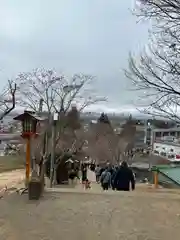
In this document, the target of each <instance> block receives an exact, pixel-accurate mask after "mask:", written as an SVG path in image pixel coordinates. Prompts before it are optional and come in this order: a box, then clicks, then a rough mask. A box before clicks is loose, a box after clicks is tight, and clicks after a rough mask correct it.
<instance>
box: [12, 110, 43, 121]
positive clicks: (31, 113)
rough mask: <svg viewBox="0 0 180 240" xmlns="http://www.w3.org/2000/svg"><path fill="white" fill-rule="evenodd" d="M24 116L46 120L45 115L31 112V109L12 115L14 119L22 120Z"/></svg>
mask: <svg viewBox="0 0 180 240" xmlns="http://www.w3.org/2000/svg"><path fill="white" fill-rule="evenodd" d="M26 118H32V119H33V120H37V121H43V120H46V119H47V118H46V117H42V116H40V115H38V114H37V113H35V112H32V111H26V110H25V111H24V113H22V114H20V115H18V116H16V117H14V118H13V119H14V120H19V121H23V120H24V119H26Z"/></svg>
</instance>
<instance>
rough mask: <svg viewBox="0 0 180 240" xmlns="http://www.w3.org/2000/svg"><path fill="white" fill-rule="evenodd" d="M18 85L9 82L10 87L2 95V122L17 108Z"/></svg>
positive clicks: (0, 103) (0, 97) (0, 116)
mask: <svg viewBox="0 0 180 240" xmlns="http://www.w3.org/2000/svg"><path fill="white" fill-rule="evenodd" d="M16 91H17V85H16V83H14V82H13V81H10V80H9V81H8V85H7V86H6V87H5V89H4V90H3V92H2V94H1V95H0V110H1V114H0V120H2V119H3V118H4V117H5V116H6V115H8V114H9V113H10V112H11V111H12V110H13V109H14V108H15V106H16Z"/></svg>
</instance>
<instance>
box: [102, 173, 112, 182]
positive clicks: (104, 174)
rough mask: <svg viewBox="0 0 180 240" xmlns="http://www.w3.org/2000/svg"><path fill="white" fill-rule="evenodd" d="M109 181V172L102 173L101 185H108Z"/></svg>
mask: <svg viewBox="0 0 180 240" xmlns="http://www.w3.org/2000/svg"><path fill="white" fill-rule="evenodd" d="M110 180H111V174H110V172H108V171H107V172H103V173H102V176H101V183H109V182H110Z"/></svg>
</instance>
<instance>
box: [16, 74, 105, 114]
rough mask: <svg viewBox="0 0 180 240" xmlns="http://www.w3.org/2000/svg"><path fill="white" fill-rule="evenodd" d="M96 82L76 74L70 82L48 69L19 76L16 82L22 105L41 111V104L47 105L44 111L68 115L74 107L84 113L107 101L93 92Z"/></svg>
mask: <svg viewBox="0 0 180 240" xmlns="http://www.w3.org/2000/svg"><path fill="white" fill-rule="evenodd" d="M93 81H94V77H93V76H91V75H85V74H75V75H73V76H72V77H71V78H70V79H69V78H67V77H65V76H64V75H63V74H61V75H59V74H57V73H56V72H55V71H53V70H44V69H36V70H34V71H32V72H28V73H22V74H19V76H18V77H17V79H16V82H17V85H18V89H19V95H20V97H21V101H20V103H21V105H22V106H25V107H28V108H30V109H32V110H34V111H38V109H39V102H40V101H43V104H44V109H45V111H48V112H49V113H51V112H58V113H60V112H61V111H62V110H63V111H64V112H67V111H68V110H69V109H70V107H71V105H72V104H76V106H77V107H78V110H80V111H82V110H83V109H84V108H86V107H88V106H89V105H92V104H94V103H97V102H100V101H105V98H102V97H98V95H97V93H95V91H94V90H93V89H92V85H93Z"/></svg>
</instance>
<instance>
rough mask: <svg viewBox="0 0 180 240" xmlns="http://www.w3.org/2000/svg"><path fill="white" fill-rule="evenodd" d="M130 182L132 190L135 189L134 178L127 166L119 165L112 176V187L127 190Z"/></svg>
mask: <svg viewBox="0 0 180 240" xmlns="http://www.w3.org/2000/svg"><path fill="white" fill-rule="evenodd" d="M130 183H131V188H132V190H134V189H135V178H134V174H133V172H132V170H131V169H130V168H129V167H123V166H122V167H120V168H119V170H118V171H117V173H116V176H115V178H114V183H113V187H114V188H116V189H117V190H119V191H129V190H130Z"/></svg>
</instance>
